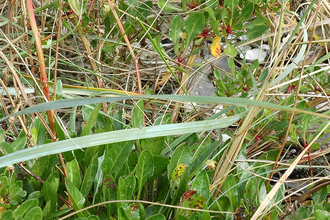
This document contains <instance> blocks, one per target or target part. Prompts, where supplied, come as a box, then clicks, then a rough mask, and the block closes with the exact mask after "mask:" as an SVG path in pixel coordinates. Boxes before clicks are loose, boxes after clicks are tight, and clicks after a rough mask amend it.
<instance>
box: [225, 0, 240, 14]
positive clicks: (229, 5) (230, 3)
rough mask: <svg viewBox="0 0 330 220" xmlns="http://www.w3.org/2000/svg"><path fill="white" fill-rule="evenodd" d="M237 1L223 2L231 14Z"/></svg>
mask: <svg viewBox="0 0 330 220" xmlns="http://www.w3.org/2000/svg"><path fill="white" fill-rule="evenodd" d="M238 3H239V0H227V1H226V2H225V5H226V6H227V7H228V8H229V10H230V12H231V13H232V14H233V13H234V11H235V9H236V7H237V5H238Z"/></svg>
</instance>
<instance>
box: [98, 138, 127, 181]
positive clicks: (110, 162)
mask: <svg viewBox="0 0 330 220" xmlns="http://www.w3.org/2000/svg"><path fill="white" fill-rule="evenodd" d="M132 148H133V142H132V141H127V142H119V143H116V144H114V145H113V146H112V147H111V149H110V150H109V151H108V152H107V153H106V154H105V158H104V161H103V163H102V165H101V167H102V171H103V175H105V174H112V173H113V172H118V171H119V170H120V168H121V167H122V166H123V164H124V163H125V161H126V160H127V158H128V156H129V152H130V151H131V150H132Z"/></svg>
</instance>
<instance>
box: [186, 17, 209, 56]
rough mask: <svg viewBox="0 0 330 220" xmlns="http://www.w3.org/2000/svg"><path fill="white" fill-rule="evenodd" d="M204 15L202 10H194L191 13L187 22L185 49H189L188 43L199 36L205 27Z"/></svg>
mask: <svg viewBox="0 0 330 220" xmlns="http://www.w3.org/2000/svg"><path fill="white" fill-rule="evenodd" d="M204 22H205V21H204V15H203V13H201V12H194V13H193V14H191V15H189V17H188V19H187V21H186V23H185V31H186V47H185V50H187V49H188V45H189V44H190V42H191V41H192V40H193V39H194V38H195V37H196V36H197V34H199V33H201V32H202V31H203V29H204V25H205V24H204Z"/></svg>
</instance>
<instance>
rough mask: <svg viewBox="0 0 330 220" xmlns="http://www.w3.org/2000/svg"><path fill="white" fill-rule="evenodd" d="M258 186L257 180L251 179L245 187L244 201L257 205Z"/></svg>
mask: <svg viewBox="0 0 330 220" xmlns="http://www.w3.org/2000/svg"><path fill="white" fill-rule="evenodd" d="M257 186H258V185H257V181H256V178H251V179H249V180H248V182H247V183H246V186H245V192H244V199H246V200H249V201H250V202H251V203H252V204H256V198H257Z"/></svg>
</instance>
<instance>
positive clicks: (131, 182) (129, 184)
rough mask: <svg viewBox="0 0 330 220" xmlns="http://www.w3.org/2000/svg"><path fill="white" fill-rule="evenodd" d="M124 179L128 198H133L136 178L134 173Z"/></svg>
mask: <svg viewBox="0 0 330 220" xmlns="http://www.w3.org/2000/svg"><path fill="white" fill-rule="evenodd" d="M124 181H125V184H126V195H127V199H131V197H132V196H133V193H134V191H135V186H136V179H135V177H134V176H133V175H129V176H126V177H125V179H124Z"/></svg>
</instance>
